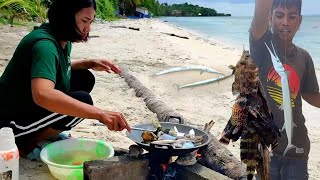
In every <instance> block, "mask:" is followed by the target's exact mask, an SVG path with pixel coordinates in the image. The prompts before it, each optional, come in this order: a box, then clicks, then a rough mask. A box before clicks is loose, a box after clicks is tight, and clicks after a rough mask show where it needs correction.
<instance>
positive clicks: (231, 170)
mask: <svg viewBox="0 0 320 180" xmlns="http://www.w3.org/2000/svg"><path fill="white" fill-rule="evenodd" d="M120 68H121V70H122V73H121V76H122V77H124V78H125V81H126V82H127V83H128V85H129V86H130V87H131V88H133V89H134V90H135V92H136V96H137V97H141V98H143V99H144V101H145V102H146V105H147V107H148V108H149V110H151V111H152V112H154V113H156V114H157V117H158V120H159V121H161V122H176V123H181V124H184V122H185V119H184V118H183V116H182V115H181V114H179V113H177V112H175V111H174V110H173V109H171V108H170V107H168V106H167V105H166V104H165V103H164V102H163V101H161V100H159V99H157V97H156V96H155V95H154V94H153V93H152V91H151V90H149V89H148V88H146V87H145V86H144V85H143V84H142V83H141V82H140V81H139V80H138V79H137V78H136V77H134V76H133V75H131V74H130V73H129V71H128V70H127V69H126V68H124V67H120ZM213 124H214V123H212V122H211V123H208V124H206V125H205V128H204V130H205V131H206V132H208V133H209V131H210V129H211V127H212V126H213ZM209 135H210V137H211V142H210V143H209V145H208V146H207V148H205V149H203V150H202V151H201V152H200V153H201V154H202V158H200V159H199V160H198V161H199V163H200V164H202V165H203V166H205V167H207V168H210V169H212V170H214V171H217V172H219V173H221V174H223V175H226V176H228V177H229V178H232V179H242V177H244V175H245V172H246V169H245V166H244V165H243V164H241V162H240V161H239V160H238V159H237V158H236V157H235V156H234V155H233V154H232V153H231V152H230V151H229V150H228V149H227V148H226V147H225V146H224V145H222V144H221V143H220V142H219V140H218V139H217V138H216V137H215V136H213V135H212V134H210V133H209Z"/></svg>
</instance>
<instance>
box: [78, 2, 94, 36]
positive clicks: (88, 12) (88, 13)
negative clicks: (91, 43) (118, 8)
mask: <svg viewBox="0 0 320 180" xmlns="http://www.w3.org/2000/svg"><path fill="white" fill-rule="evenodd" d="M95 13H96V11H95V10H94V8H93V7H88V8H83V9H81V10H80V11H79V12H77V13H76V17H75V18H76V25H77V31H78V33H79V34H80V35H81V36H82V40H86V39H87V38H88V36H89V32H90V26H91V23H92V22H93V20H94V17H95Z"/></svg>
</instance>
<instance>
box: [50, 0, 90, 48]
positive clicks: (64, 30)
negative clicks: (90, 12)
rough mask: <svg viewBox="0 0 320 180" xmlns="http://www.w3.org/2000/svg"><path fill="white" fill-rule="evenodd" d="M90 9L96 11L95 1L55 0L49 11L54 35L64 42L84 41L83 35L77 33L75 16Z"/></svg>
mask: <svg viewBox="0 0 320 180" xmlns="http://www.w3.org/2000/svg"><path fill="white" fill-rule="evenodd" d="M89 7H93V8H94V9H95V10H96V2H95V0H54V1H53V3H52V5H51V6H50V8H49V11H48V18H49V23H50V26H51V28H52V30H53V33H54V35H55V36H56V37H57V38H58V39H59V40H63V41H71V42H76V41H82V40H83V39H82V35H81V34H79V33H78V32H77V25H76V19H75V15H76V13H77V12H79V11H80V10H81V9H83V8H89Z"/></svg>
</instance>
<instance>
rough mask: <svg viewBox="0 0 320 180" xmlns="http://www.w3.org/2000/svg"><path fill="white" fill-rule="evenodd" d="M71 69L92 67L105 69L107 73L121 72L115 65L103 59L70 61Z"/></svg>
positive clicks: (99, 69)
mask: <svg viewBox="0 0 320 180" xmlns="http://www.w3.org/2000/svg"><path fill="white" fill-rule="evenodd" d="M71 69H73V70H77V69H93V70H96V71H106V72H108V73H111V71H113V72H114V73H116V74H120V73H121V70H120V69H119V68H118V67H117V66H116V65H114V64H113V63H112V62H110V61H108V60H104V59H86V60H75V61H72V62H71Z"/></svg>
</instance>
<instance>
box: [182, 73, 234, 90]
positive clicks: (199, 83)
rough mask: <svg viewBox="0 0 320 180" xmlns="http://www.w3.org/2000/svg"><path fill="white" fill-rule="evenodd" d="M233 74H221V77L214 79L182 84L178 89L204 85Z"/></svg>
mask: <svg viewBox="0 0 320 180" xmlns="http://www.w3.org/2000/svg"><path fill="white" fill-rule="evenodd" d="M231 76H232V74H230V75H227V76H219V77H216V78H212V79H206V80H203V81H198V82H195V83H190V84H186V85H181V86H178V89H183V88H189V87H196V86H202V85H206V84H210V83H214V82H218V81H221V80H223V79H227V78H229V77H231Z"/></svg>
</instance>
